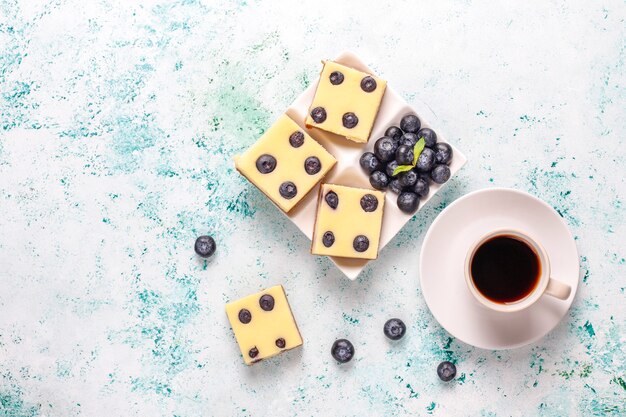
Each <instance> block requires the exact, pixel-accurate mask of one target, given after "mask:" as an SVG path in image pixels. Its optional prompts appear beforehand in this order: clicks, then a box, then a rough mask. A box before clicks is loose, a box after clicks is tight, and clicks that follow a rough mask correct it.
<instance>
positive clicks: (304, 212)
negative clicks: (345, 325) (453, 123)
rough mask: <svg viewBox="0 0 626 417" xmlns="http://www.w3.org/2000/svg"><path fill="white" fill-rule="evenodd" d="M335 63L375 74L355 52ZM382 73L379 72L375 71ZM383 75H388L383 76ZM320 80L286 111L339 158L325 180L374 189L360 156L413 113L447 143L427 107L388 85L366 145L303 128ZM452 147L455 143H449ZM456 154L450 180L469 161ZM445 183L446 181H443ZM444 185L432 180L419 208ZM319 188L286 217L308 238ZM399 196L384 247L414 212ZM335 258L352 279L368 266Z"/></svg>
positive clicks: (390, 207) (388, 202)
mask: <svg viewBox="0 0 626 417" xmlns="http://www.w3.org/2000/svg"><path fill="white" fill-rule="evenodd" d="M335 62H338V63H340V64H343V65H346V66H348V67H352V68H355V69H358V70H360V71H363V72H367V73H374V72H373V71H372V70H371V69H369V68H368V67H367V66H366V65H365V64H364V63H363V62H362V61H361V60H360V59H359V58H358V57H357V56H356V55H354V54H353V53H350V52H344V53H342V54H341V55H339V56H338V57H337V58H336V59H335ZM376 75H379V76H380V74H376ZM383 78H385V77H384V76H383ZM317 84H318V81H316V82H315V83H313V84H312V85H311V86H310V87H309V88H307V89H306V90H305V91H304V92H303V93H302V94H301V95H300V96H299V97H298V98H297V99H296V101H294V102H293V103H292V104H291V106H290V107H289V109H288V110H287V114H288V115H289V116H290V117H291V118H292V119H294V120H295V121H296V122H297V123H298V124H299V125H300V126H301V127H302V128H303V129H305V130H306V131H307V132H308V133H309V134H310V135H311V136H312V137H313V138H314V139H316V140H317V141H318V142H319V143H321V144H322V145H323V146H324V147H325V148H326V150H328V151H329V152H330V153H331V154H333V155H334V157H335V158H336V159H337V165H336V166H335V167H334V168H333V169H332V170H331V172H330V173H329V174H328V175H327V176H326V178H325V179H324V182H326V183H333V184H342V185H349V186H355V187H363V188H372V187H371V185H370V183H369V178H368V176H367V174H366V173H365V172H364V171H363V170H362V169H361V167H360V165H359V158H360V157H361V155H362V154H363V152H366V151H372V150H373V148H374V143H375V142H376V139H378V138H379V137H381V136H384V132H385V130H387V128H388V127H389V126H392V125H396V126H399V124H400V119H401V118H402V116H404V115H406V114H409V113H413V114H417V116H418V117H419V118H420V120H421V122H422V127H430V128H431V129H433V130H434V131H435V132H436V133H437V141H438V142H447V141H446V139H445V136H444V135H443V132H442V131H441V130H440V129H437V128H436V127H435V126H432V125H431V124H429V123H428V120H427V119H426V117H425V115H424V113H426V112H427V111H425V110H424V109H422V110H421V111H417V110H416V109H414V108H412V107H411V106H409V104H408V103H407V102H406V101H404V100H403V99H402V97H400V96H399V95H398V94H397V93H396V92H395V91H393V89H392V88H390V87H389V84H388V85H387V90H386V91H385V95H384V96H383V100H382V103H381V106H380V110H379V112H378V116H377V118H376V122H375V123H374V127H373V129H372V135H371V136H370V140H369V142H368V143H367V144H359V143H355V142H352V141H350V140H348V139H346V138H344V137H343V136H338V135H335V134H332V133H328V132H325V131H323V130H320V129H316V128H312V129H306V128H305V127H304V119H305V118H306V115H307V113H308V111H309V106H310V104H311V102H312V101H313V96H314V95H315V90H316V88H317ZM450 145H451V146H452V144H450ZM452 149H453V152H454V155H453V159H452V163H451V164H450V171H451V175H450V179H449V180H448V182H449V181H452V178H453V177H454V175H455V174H456V172H457V171H458V170H459V169H461V167H462V166H463V165H464V164H465V162H467V159H466V158H465V156H464V155H463V154H462V153H461V152H460V151H459V150H458V149H457V148H455V147H454V146H452ZM443 185H445V184H443ZM441 187H442V185H438V184H435V183H431V186H430V193H429V194H428V196H427V197H426V198H424V199H422V200H421V201H420V207H419V208H418V210H417V211H419V210H420V209H421V207H423V206H424V204H425V203H426V202H427V201H428V200H430V199H431V198H432V196H433V195H434V194H435V193H436V192H437V191H438V190H439V189H440V188H441ZM318 191H319V184H318V185H317V186H315V187H314V188H313V189H312V190H311V192H309V193H308V194H307V195H306V196H305V197H304V199H303V200H302V201H301V202H299V203H298V205H297V206H296V207H294V208H293V209H292V210H291V212H289V213H287V217H289V219H290V220H291V221H292V222H294V224H295V225H296V226H298V228H299V229H300V230H302V232H303V233H304V234H305V235H306V236H307V237H308V238H309V239H311V237H312V236H313V225H314V223H315V211H316V207H317V204H316V200H317V196H318ZM396 199H397V195H396V194H394V193H392V192H391V191H388V192H387V193H386V197H385V210H384V215H383V225H382V231H381V236H380V247H379V250H380V249H382V248H383V247H384V246H385V245H386V244H387V243H389V241H390V240H391V239H392V238H393V237H394V236H395V235H396V233H398V232H399V231H400V229H402V227H403V226H404V225H405V224H406V222H408V221H409V220H410V219H411V217H413V215H414V214H406V213H403V212H402V211H400V209H398V207H397V205H396ZM331 259H332V261H333V262H334V263H335V264H336V265H337V267H338V268H339V269H340V270H341V271H342V272H343V273H344V274H345V275H346V276H347V277H348V278H350V279H355V278H356V277H357V276H358V275H359V273H360V272H361V271H362V270H363V268H365V266H366V265H367V263H368V260H363V259H349V258H337V257H331Z"/></svg>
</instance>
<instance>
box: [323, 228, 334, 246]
mask: <svg viewBox="0 0 626 417" xmlns="http://www.w3.org/2000/svg"><path fill="white" fill-rule="evenodd" d="M322 243H323V244H324V246H326V247H327V248H330V247H331V246H333V243H335V234H334V233H333V232H330V231H329V232H326V233H324V236H322Z"/></svg>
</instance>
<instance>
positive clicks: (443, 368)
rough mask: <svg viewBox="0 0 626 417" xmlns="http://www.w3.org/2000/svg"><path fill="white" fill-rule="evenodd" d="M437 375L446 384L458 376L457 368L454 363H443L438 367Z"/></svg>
mask: <svg viewBox="0 0 626 417" xmlns="http://www.w3.org/2000/svg"><path fill="white" fill-rule="evenodd" d="M437 375H438V376H439V379H441V380H442V381H444V382H448V381H451V380H453V379H454V377H455V376H456V366H454V364H453V363H452V362H448V361H444V362H441V363H440V364H439V366H438V367H437Z"/></svg>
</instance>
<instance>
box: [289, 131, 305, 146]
mask: <svg viewBox="0 0 626 417" xmlns="http://www.w3.org/2000/svg"><path fill="white" fill-rule="evenodd" d="M289 143H290V144H291V146H293V147H294V148H299V147H300V146H302V144H303V143H304V133H302V132H300V131H299V130H297V131H295V132H293V133H292V134H291V135H290V136H289Z"/></svg>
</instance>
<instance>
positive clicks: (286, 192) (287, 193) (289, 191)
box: [278, 181, 298, 200]
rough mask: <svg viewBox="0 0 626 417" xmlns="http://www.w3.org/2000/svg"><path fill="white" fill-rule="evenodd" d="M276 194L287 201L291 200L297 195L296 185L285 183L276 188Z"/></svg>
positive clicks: (289, 182)
mask: <svg viewBox="0 0 626 417" xmlns="http://www.w3.org/2000/svg"><path fill="white" fill-rule="evenodd" d="M278 192H279V193H280V195H281V196H283V198H286V199H287V200H291V199H292V198H294V197H295V196H296V194H298V188H297V187H296V184H294V183H293V182H291V181H285V182H283V183H282V184H280V187H279V188H278Z"/></svg>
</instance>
